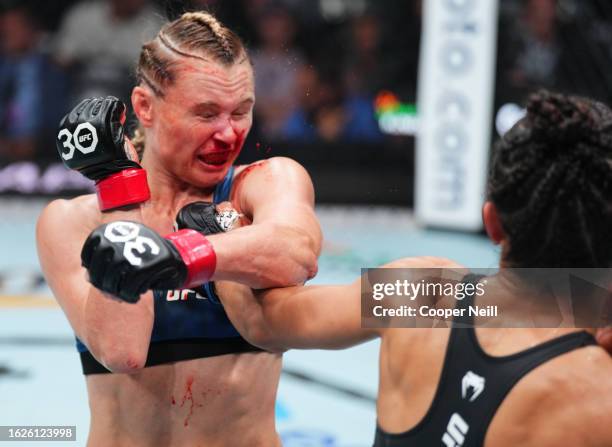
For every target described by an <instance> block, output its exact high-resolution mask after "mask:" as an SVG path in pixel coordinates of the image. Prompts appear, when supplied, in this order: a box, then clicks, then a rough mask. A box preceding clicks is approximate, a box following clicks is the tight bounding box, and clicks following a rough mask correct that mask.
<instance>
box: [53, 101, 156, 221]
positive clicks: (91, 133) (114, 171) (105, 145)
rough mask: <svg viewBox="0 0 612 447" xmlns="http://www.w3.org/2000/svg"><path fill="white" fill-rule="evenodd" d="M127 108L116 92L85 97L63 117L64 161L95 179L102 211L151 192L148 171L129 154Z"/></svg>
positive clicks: (60, 140)
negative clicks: (116, 95) (126, 123)
mask: <svg viewBox="0 0 612 447" xmlns="http://www.w3.org/2000/svg"><path fill="white" fill-rule="evenodd" d="M125 111H126V108H125V104H123V103H122V102H121V101H119V100H118V99H117V98H115V97H113V96H107V97H106V98H89V99H85V100H83V101H81V102H80V103H79V105H77V106H76V107H75V108H74V109H72V111H71V112H70V113H69V114H68V115H66V116H65V117H64V118H63V119H62V121H61V122H60V128H59V131H58V133H57V139H56V141H55V144H56V146H57V150H58V151H59V155H60V157H61V158H62V161H63V162H64V164H65V165H66V166H67V167H68V168H69V169H74V170H77V171H79V172H80V173H81V174H83V175H84V176H86V177H87V178H90V179H92V180H94V181H95V182H96V191H97V194H98V201H99V203H100V208H101V209H102V210H103V211H105V210H110V209H114V208H119V207H122V206H126V205H132V204H135V203H140V202H144V201H146V200H148V199H149V196H150V194H149V187H148V185H147V175H146V172H145V171H144V169H142V168H141V167H140V165H139V164H138V162H137V161H135V160H132V159H131V158H130V153H129V150H128V147H127V142H126V139H125V136H124V128H123V123H124V122H125Z"/></svg>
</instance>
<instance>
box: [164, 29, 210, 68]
mask: <svg viewBox="0 0 612 447" xmlns="http://www.w3.org/2000/svg"><path fill="white" fill-rule="evenodd" d="M157 39H159V41H160V42H161V43H162V45H163V46H164V47H165V48H166V49H167V50H169V51H171V52H172V53H176V54H178V55H179V56H184V57H191V58H194V59H200V60H202V61H204V62H210V61H209V60H208V59H206V58H204V57H202V56H198V55H197V54H192V53H187V52H186V51H182V50H179V49H178V48H177V47H176V45H174V44H173V43H172V42H171V41H170V39H168V38H167V37H166V36H165V35H164V33H163V31H160V32H159V34H158V35H157Z"/></svg>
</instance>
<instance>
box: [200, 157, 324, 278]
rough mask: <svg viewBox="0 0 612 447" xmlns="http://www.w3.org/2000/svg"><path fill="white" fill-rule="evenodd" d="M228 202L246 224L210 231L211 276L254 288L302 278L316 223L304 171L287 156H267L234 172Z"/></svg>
mask: <svg viewBox="0 0 612 447" xmlns="http://www.w3.org/2000/svg"><path fill="white" fill-rule="evenodd" d="M232 204H233V205H234V206H235V207H236V208H237V209H239V210H240V211H241V212H242V213H244V214H245V215H246V216H247V217H248V218H249V219H250V220H252V225H249V226H246V227H242V228H239V229H237V230H235V231H232V232H231V234H229V233H228V234H218V235H214V236H210V237H209V238H210V241H211V242H212V244H213V246H214V248H215V251H216V254H217V268H216V272H215V275H214V277H213V280H215V281H219V280H229V281H236V282H240V283H242V284H245V285H248V286H249V287H253V288H256V289H263V288H269V287H283V286H289V285H297V284H302V283H304V281H306V280H307V279H309V278H312V277H313V276H314V275H315V274H316V271H317V257H318V256H319V253H320V251H321V238H322V236H321V229H320V227H319V222H318V220H317V218H316V215H315V212H314V191H313V187H312V182H311V180H310V177H309V176H308V174H307V172H306V171H305V170H304V168H302V167H301V166H300V165H299V164H297V163H296V162H294V161H293V160H290V159H288V158H272V159H269V160H266V161H264V162H260V163H257V164H254V165H251V166H249V167H247V168H246V169H245V170H244V171H242V172H241V173H240V174H238V175H237V177H236V180H235V187H234V191H233V194H232Z"/></svg>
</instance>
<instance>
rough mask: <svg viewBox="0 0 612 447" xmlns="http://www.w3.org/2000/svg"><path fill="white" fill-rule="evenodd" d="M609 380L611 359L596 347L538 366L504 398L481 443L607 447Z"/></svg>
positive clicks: (611, 413) (611, 438) (611, 429)
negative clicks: (485, 437) (484, 441)
mask: <svg viewBox="0 0 612 447" xmlns="http://www.w3.org/2000/svg"><path fill="white" fill-rule="evenodd" d="M610 377H612V359H611V358H610V356H609V355H608V353H607V352H605V351H604V350H603V349H602V348H600V347H598V346H589V347H585V348H582V349H577V350H574V351H571V352H568V353H566V354H563V355H561V356H559V357H556V358H554V359H552V360H551V361H549V362H546V363H544V364H543V365H540V366H539V367H538V368H536V370H534V371H533V372H532V373H530V374H528V375H527V376H525V377H524V378H523V379H521V381H520V382H519V383H518V384H517V386H516V387H515V388H514V389H513V390H512V391H511V392H510V394H509V395H508V397H507V398H506V399H505V401H504V403H503V404H502V406H501V407H500V408H499V410H498V414H497V415H496V417H495V418H494V420H493V423H492V424H491V426H490V428H489V431H488V433H487V441H488V442H487V443H485V445H486V446H489V445H495V446H502V447H505V446H506V445H508V446H510V445H525V446H532V445H533V446H542V447H547V446H551V447H552V446H557V445H572V446H576V447H603V446H609V445H612V426H611V425H610V423H609V422H610V418H611V417H612V399H611V398H610V396H612V380H611V379H610ZM560 427H563V429H561V428H560ZM517 442H518V444H517Z"/></svg>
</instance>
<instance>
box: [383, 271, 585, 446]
mask: <svg viewBox="0 0 612 447" xmlns="http://www.w3.org/2000/svg"><path fill="white" fill-rule="evenodd" d="M480 278H481V277H479V276H477V275H467V276H466V278H464V282H471V283H474V284H475V283H477V282H478V281H479V280H480ZM473 303H474V297H473V295H472V296H468V297H466V298H465V299H464V300H462V302H461V304H460V306H461V307H463V308H467V307H468V306H472V305H473ZM467 314H469V312H466V313H465V315H466V316H463V317H461V318H456V319H455V320H454V322H453V327H452V329H451V333H450V338H449V341H448V346H447V348H446V357H445V358H444V364H443V366H442V374H441V376H440V382H439V383H438V389H437V390H436V394H435V396H434V398H433V401H432V403H431V406H430V407H429V410H428V411H427V414H426V415H425V417H423V419H421V421H420V422H419V423H418V424H417V425H416V426H415V427H413V428H412V429H410V430H408V431H407V432H404V433H399V434H389V433H385V432H384V431H383V430H382V429H381V428H380V427H377V428H376V438H375V441H374V447H424V446H428V447H429V446H442V447H482V446H483V444H484V440H485V435H486V434H487V429H488V428H489V424H490V423H491V420H492V419H493V417H494V416H495V413H496V412H497V409H498V408H499V406H500V405H501V404H502V402H503V401H504V399H505V397H506V395H507V394H508V393H509V392H510V390H512V388H513V387H514V385H515V384H516V383H517V382H518V381H519V380H520V379H521V378H523V377H524V376H525V375H527V374H528V373H529V372H530V371H532V370H533V369H535V368H536V367H538V366H539V365H541V364H543V363H545V362H547V361H549V360H551V359H553V358H555V357H557V356H559V355H562V354H565V353H566V352H569V351H572V350H574V349H578V348H581V347H583V346H589V345H594V344H596V342H595V339H594V337H593V336H592V335H591V334H589V333H587V332H584V331H582V332H573V333H571V334H567V335H564V336H562V337H559V338H555V339H553V340H549V341H547V342H546V343H542V344H540V345H538V346H535V347H533V348H531V349H527V350H525V351H522V352H519V353H517V354H513V355H509V356H505V357H492V356H490V355H488V354H487V353H486V352H484V351H483V350H482V348H481V347H480V344H479V343H478V339H477V337H476V332H475V331H474V327H473V317H472V316H468V315H467ZM467 325H471V326H467ZM466 326H467V327H466Z"/></svg>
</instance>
